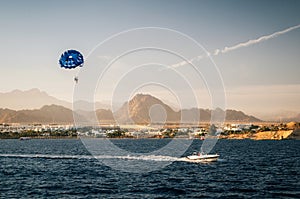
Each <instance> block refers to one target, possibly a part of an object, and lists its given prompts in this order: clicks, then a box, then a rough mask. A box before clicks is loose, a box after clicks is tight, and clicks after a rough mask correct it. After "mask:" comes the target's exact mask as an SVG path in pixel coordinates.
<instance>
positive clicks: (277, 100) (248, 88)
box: [0, 0, 300, 114]
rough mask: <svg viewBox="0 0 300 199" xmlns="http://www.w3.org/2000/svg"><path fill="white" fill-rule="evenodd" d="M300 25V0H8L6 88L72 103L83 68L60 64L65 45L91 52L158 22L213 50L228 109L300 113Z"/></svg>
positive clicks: (2, 13)
mask: <svg viewBox="0 0 300 199" xmlns="http://www.w3.org/2000/svg"><path fill="white" fill-rule="evenodd" d="M299 24H300V1H297V0H296V1H289V0H282V1H275V0H270V1H261V0H259V1H253V0H251V1H240V0H237V1H201V0H196V1H192V0H190V1H176V0H164V1H161V0H158V1H155V0H151V1H143V0H142V1H141V0H137V1H126V0H124V1H111V0H109V1H101V0H98V1H75V0H72V1H38V0H36V1H30V0H28V1H21V0H20V1H13V0H12V1H0V27H1V32H0V35H1V37H0V58H1V64H0V68H1V78H0V84H1V88H0V92H7V91H11V90H14V89H21V90H28V89H31V88H39V89H40V90H43V91H46V92H47V93H49V94H50V95H53V96H55V97H57V98H60V99H65V100H68V101H71V100H72V96H73V88H74V81H73V77H74V75H75V74H76V73H77V72H78V71H77V72H74V71H66V70H63V69H61V68H60V67H59V65H58V59H59V57H60V55H61V53H62V52H63V51H64V50H65V49H77V50H79V51H81V52H82V53H83V55H84V56H85V55H87V54H88V53H89V52H90V51H91V50H92V49H93V48H94V47H95V46H96V45H97V44H98V43H100V42H101V41H103V40H105V39H106V38H108V37H110V36H111V35H113V34H116V33H118V32H121V31H124V30H128V29H131V28H139V27H152V26H154V27H162V28H169V29H174V30H176V31H179V32H182V33H184V34H186V35H188V36H190V37H192V38H193V39H195V40H196V41H197V42H199V43H200V44H201V45H202V46H203V47H204V48H205V49H206V50H207V51H208V52H209V53H210V54H211V58H212V59H213V60H214V62H215V63H216V65H217V66H218V68H219V70H220V73H221V76H222V78H223V81H224V87H225V91H226V99H227V107H228V108H234V109H240V110H244V111H246V112H247V113H253V114H256V113H259V112H262V111H263V112H266V113H267V112H276V111H283V110H287V111H296V112H300V103H299V101H300V78H299V74H300V27H298V25H299ZM293 27H294V28H293ZM289 28H291V29H289ZM277 33H278V34H277ZM272 34H274V35H272ZM159 39H163V38H158V40H159ZM249 40H252V41H249ZM120 45H123V44H120ZM124 45H126V43H125V44H124ZM226 47H227V48H226ZM99 56H101V55H99ZM102 56H109V55H102ZM196 61H197V60H196ZM179 63H180V61H179ZM174 64H176V63H174ZM180 67H185V66H184V65H183V66H180Z"/></svg>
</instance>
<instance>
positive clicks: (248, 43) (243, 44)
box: [171, 24, 300, 67]
mask: <svg viewBox="0 0 300 199" xmlns="http://www.w3.org/2000/svg"><path fill="white" fill-rule="evenodd" d="M298 28H300V24H299V25H296V26H292V27H290V28H287V29H284V30H281V31H278V32H274V33H272V34H270V35H264V36H261V37H259V38H257V39H251V40H249V41H246V42H241V43H238V44H236V45H234V46H230V47H225V48H223V49H216V50H214V52H213V53H208V55H214V56H216V55H219V54H224V53H227V52H230V51H234V50H237V49H239V48H243V47H248V46H251V45H254V44H257V43H260V42H263V41H266V40H269V39H273V38H275V37H278V36H280V35H283V34H285V33H288V32H290V31H292V30H295V29H298ZM205 57H207V56H197V57H194V58H192V59H190V60H189V61H182V62H180V63H176V64H173V65H172V66H171V67H179V66H184V65H186V64H189V63H192V62H194V61H196V60H200V59H202V58H205Z"/></svg>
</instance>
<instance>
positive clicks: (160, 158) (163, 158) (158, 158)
mask: <svg viewBox="0 0 300 199" xmlns="http://www.w3.org/2000/svg"><path fill="white" fill-rule="evenodd" d="M0 157H11V158H49V159H93V158H96V159H128V160H149V161H178V160H180V158H176V157H170V156H155V155H149V156H112V155H100V156H91V155H52V154H0Z"/></svg>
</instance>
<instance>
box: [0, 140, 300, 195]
mask: <svg viewBox="0 0 300 199" xmlns="http://www.w3.org/2000/svg"><path fill="white" fill-rule="evenodd" d="M115 142H116V145H118V146H121V147H122V148H126V146H127V147H128V148H130V150H136V151H147V150H145V148H151V147H152V149H151V150H153V146H163V145H165V144H166V143H167V142H169V140H156V139H155V140H116V141H115ZM200 145H201V141H199V140H196V141H194V142H193V144H192V146H191V147H190V148H189V149H188V151H187V153H186V154H189V153H191V152H192V151H194V150H198V149H199V146H200ZM154 148H155V147H154ZM214 150H215V151H217V152H218V153H219V154H220V156H221V160H220V161H217V162H214V163H209V164H207V163H205V164H204V163H201V164H199V163H190V162H184V161H175V162H173V163H172V164H170V165H168V166H167V167H165V168H163V169H161V170H156V171H152V172H148V173H127V172H122V171H118V170H113V169H111V168H110V167H108V166H105V165H101V164H99V162H98V160H96V159H94V158H92V157H90V156H89V152H88V151H87V150H86V149H85V147H84V146H83V144H82V143H81V141H80V140H34V139H33V140H28V141H19V140H0V179H1V181H0V197H1V198H201V197H203V198H209V197H211V198H233V197H234V198H250V197H251V198H252V197H255V198H297V197H298V198H299V196H300V141H295V140H283V141H251V140H219V141H218V143H217V145H216V146H215V148H214ZM89 157H90V158H89ZM128 161H130V160H128ZM135 161H137V160H135Z"/></svg>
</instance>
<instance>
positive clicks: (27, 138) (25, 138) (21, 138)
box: [19, 137, 31, 140]
mask: <svg viewBox="0 0 300 199" xmlns="http://www.w3.org/2000/svg"><path fill="white" fill-rule="evenodd" d="M19 139H20V140H31V137H20V138H19Z"/></svg>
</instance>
